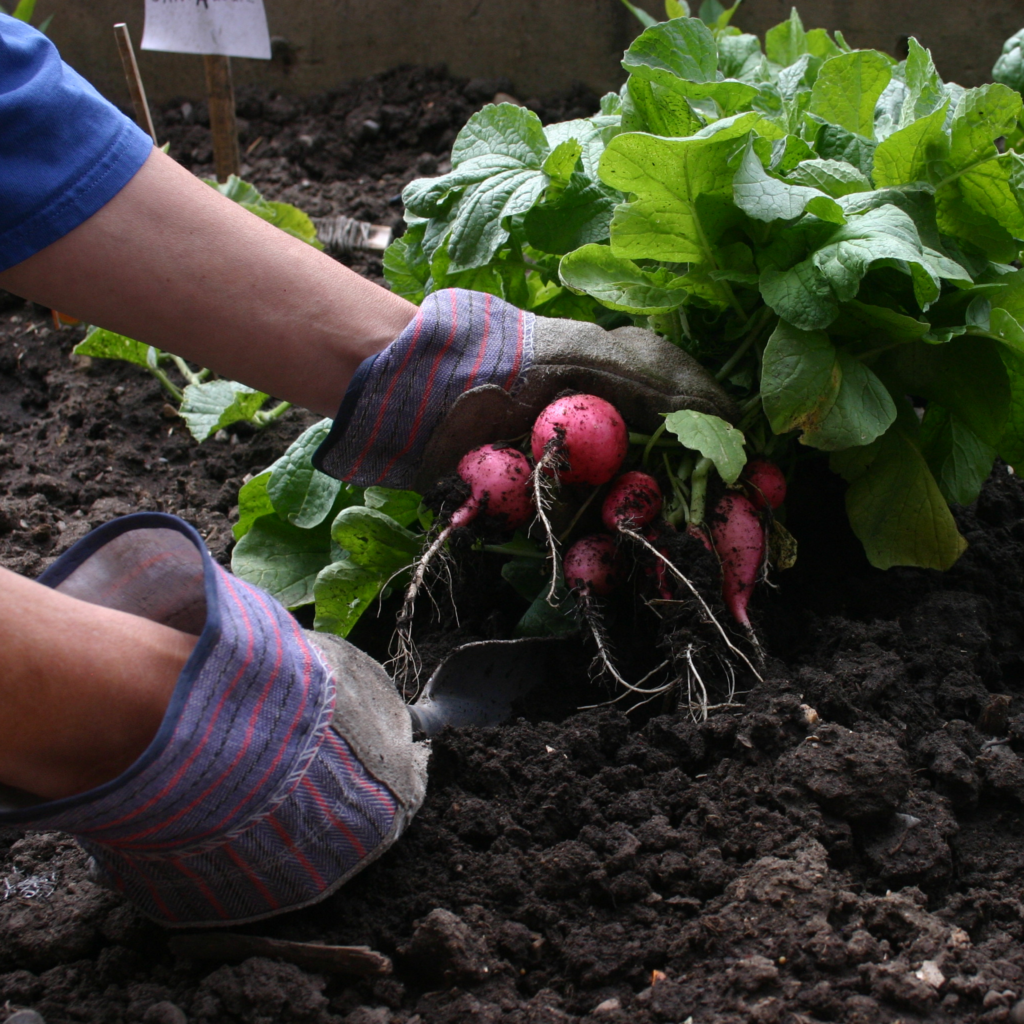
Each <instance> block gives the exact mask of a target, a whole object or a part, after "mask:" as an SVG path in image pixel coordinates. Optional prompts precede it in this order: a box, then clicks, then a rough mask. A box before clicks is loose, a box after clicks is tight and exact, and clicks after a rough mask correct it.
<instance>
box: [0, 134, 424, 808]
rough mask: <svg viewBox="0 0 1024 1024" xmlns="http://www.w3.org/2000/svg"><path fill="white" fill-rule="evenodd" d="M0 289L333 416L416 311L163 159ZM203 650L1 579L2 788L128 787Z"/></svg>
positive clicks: (46, 793)
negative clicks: (188, 667)
mask: <svg viewBox="0 0 1024 1024" xmlns="http://www.w3.org/2000/svg"><path fill="white" fill-rule="evenodd" d="M0 287H2V288H5V289H6V290H7V291H10V292H13V293H14V294H16V295H21V296H23V297H25V298H27V299H32V300H34V301H36V302H39V303H41V304H43V305H46V306H51V307H53V308H56V309H59V310H60V311H61V312H63V313H68V314H69V315H72V316H75V317H78V318H80V319H82V320H85V321H86V322H88V323H92V324H97V325H99V326H102V327H106V328H108V329H110V330H113V331H116V332H118V333H119V334H125V335H127V336H128V337H131V338H135V339H137V340H138V341H142V342H145V343H147V344H150V345H155V346H156V347H157V348H161V349H165V350H167V351H170V352H174V353H176V354H178V355H180V356H183V357H185V358H186V359H190V360H193V361H194V362H196V363H199V364H200V365H202V366H208V367H210V368H212V369H213V370H215V371H216V372H217V373H220V374H222V375H223V376H225V377H229V378H231V379H232V380H239V381H242V382H243V383H245V384H249V385H251V386H252V387H255V388H258V389H260V390H261V391H266V392H268V393H270V394H272V395H274V396H275V397H277V398H283V399H287V400H288V401H291V402H294V403H296V404H298V405H303V406H305V407H306V408H308V409H311V410H313V411H314V412H318V413H322V414H324V415H333V414H334V413H335V411H336V410H337V408H338V404H339V403H340V401H341V398H342V396H343V395H344V393H345V388H346V387H347V386H348V383H349V381H350V380H351V377H352V374H353V373H354V372H355V370H356V368H357V367H358V366H359V364H360V363H361V362H362V360H363V359H365V358H366V357H367V356H369V355H372V354H373V353H375V352H379V351H380V350H381V349H383V348H384V347H386V346H387V345H388V344H389V343H390V342H391V341H393V340H394V339H395V338H396V337H397V336H398V335H399V334H400V333H401V331H402V329H403V328H404V327H405V326H406V324H407V323H408V322H409V320H410V319H411V318H412V317H413V315H414V314H415V312H416V307H415V306H413V305H412V304H411V303H409V302H406V301H405V299H402V298H399V297H398V296H396V295H392V294H391V293H390V292H388V291H386V290H385V289H383V288H380V287H378V286H377V285H375V284H372V283H371V282H369V281H367V280H365V279H364V278H362V277H360V276H359V275H358V274H355V273H353V272H352V271H351V270H349V269H347V268H346V267H344V266H342V265H341V264H339V263H336V262H335V261H334V260H332V259H331V258H330V257H328V256H326V255H324V254H323V253H321V252H318V251H317V250H315V249H313V248H312V246H309V245H306V244H305V243H304V242H301V241H299V240H298V239H296V238H292V237H291V236H289V235H286V234H285V233H284V232H282V231H279V230H278V229H277V228H275V227H273V226H272V225H270V224H267V223H266V222H265V221H262V220H260V219H259V218H258V217H256V216H254V215H253V214H250V213H248V212H247V211H245V210H243V209H242V208H241V207H240V206H238V205H237V204H235V203H233V202H232V201H231V200H229V199H226V198H225V197H224V196H222V195H220V194H219V193H218V192H216V191H215V190H214V189H212V188H210V187H209V186H208V185H205V184H203V183H202V182H200V181H199V180H198V179H196V178H195V177H193V175H192V174H190V173H189V172H188V171H186V170H185V169H184V168H182V167H180V166H179V165H178V164H177V163H175V162H174V161H173V160H171V159H170V158H169V157H167V156H165V155H164V154H163V153H161V152H159V151H158V150H154V151H153V152H152V154H151V155H150V157H149V158H148V159H147V161H146V163H145V164H144V165H143V166H142V168H141V169H140V170H139V172H138V173H137V174H136V175H135V177H134V178H132V180H131V181H130V182H129V183H128V184H127V185H126V186H125V187H124V189H122V190H121V192H119V193H118V194H117V195H116V196H115V197H114V198H113V199H112V200H111V201H110V202H109V203H108V204H107V205H106V206H104V207H103V208H102V209H101V210H99V211H98V212H97V213H96V214H94V215H93V216H92V217H90V218H89V219H88V220H87V221H85V222H84V223H82V224H81V225H79V226H78V227H77V228H75V229H74V230H73V231H71V232H70V233H69V234H67V235H65V236H64V237H63V238H61V239H59V240H58V241H56V242H54V243H53V244H52V245H50V246H48V247H47V248H45V249H43V250H41V251H40V252H38V253H36V254H35V255H34V256H32V257H30V258H29V259H27V260H25V261H24V262H23V263H20V264H18V265H17V266H14V267H11V268H10V269H9V270H6V271H4V272H3V273H0ZM195 643H196V638H195V637H193V636H189V635H187V634H185V633H180V632H178V631H177V630H173V629H169V628H168V627H166V626H161V625H158V624H156V623H153V622H150V621H148V620H146V619H142V618H139V617H137V616H133V615H127V614H125V613H123V612H117V611H112V610H110V609H107V608H101V607H98V606H95V605H91V604H88V603H86V602H83V601H79V600H76V599H75V598H72V597H69V596H67V595H64V594H59V593H57V592H55V591H53V590H51V589H50V588H48V587H45V586H43V585H42V584H39V583H35V582H33V581H31V580H27V579H24V578H23V577H21V576H18V575H17V574H15V573H13V572H10V571H8V570H6V569H0V783H4V784H6V785H9V786H15V787H17V788H19V789H23V790H25V791H27V792H29V793H33V794H36V795H38V796H41V797H46V798H49V799H55V798H58V797H63V796H69V795H71V794H73V793H77V792H81V791H83V790H86V789H89V788H92V787H93V786H96V785H98V784H100V783H102V782H105V781H107V780H109V779H112V778H114V777H115V776H117V775H118V774H120V773H121V772H122V771H124V770H125V769H126V768H127V767H128V766H129V765H131V764H132V762H134V761H135V760H136V759H137V758H138V757H139V756H140V755H141V754H142V753H143V751H144V750H145V749H146V747H147V746H148V745H149V743H150V741H151V740H152V738H153V736H154V735H155V734H156V731H157V729H158V728H159V725H160V722H161V721H162V719H163V715H164V712H165V710H166V708H167V704H168V701H169V700H170V696H171V693H172V692H173V690H174V685H175V683H176V682H177V679H178V675H179V674H180V672H181V670H182V668H183V667H184V665H185V662H186V660H187V659H188V656H189V654H190V653H191V651H192V648H193V647H194V646H195Z"/></svg>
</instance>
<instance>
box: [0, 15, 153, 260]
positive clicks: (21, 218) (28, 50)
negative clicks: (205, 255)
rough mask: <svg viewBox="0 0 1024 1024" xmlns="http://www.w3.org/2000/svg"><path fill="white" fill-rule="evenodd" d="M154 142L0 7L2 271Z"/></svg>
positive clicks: (101, 197) (84, 209)
mask: <svg viewBox="0 0 1024 1024" xmlns="http://www.w3.org/2000/svg"><path fill="white" fill-rule="evenodd" d="M152 148H153V143H152V140H151V139H150V137H149V136H148V135H147V134H146V133H145V132H143V131H142V130H141V129H140V128H139V127H138V126H137V125H136V124H135V123H134V122H133V121H131V120H129V119H128V118H127V117H125V116H124V114H122V113H121V112H120V111H119V110H118V109H117V108H116V107H115V106H114V105H113V104H111V103H108V102H107V101H106V100H105V99H104V98H103V97H102V96H100V94H99V93H98V92H97V91H96V90H95V89H94V88H93V87H92V86H91V85H90V84H89V83H88V82H87V81H86V80H85V79H84V78H82V76H81V75H79V74H77V73H76V72H75V71H73V70H72V69H71V68H69V67H68V66H67V64H65V63H64V62H63V61H62V60H61V59H60V55H59V54H58V53H57V50H56V49H55V48H54V46H53V44H52V43H51V42H50V41H49V40H48V39H47V38H46V36H44V35H42V33H40V32H37V31H36V30H35V29H34V28H31V27H30V26H28V25H26V24H24V23H23V22H21V21H18V20H17V19H15V18H12V17H10V16H8V15H6V14H0V271H2V270H6V269H7V268H8V267H12V266H14V264H16V263H20V262H21V261H22V260H25V259H28V257H29V256H32V255H33V254H34V253H37V252H38V251H39V250H40V249H44V248H46V246H48V245H49V244H50V243H51V242H55V241H56V240H57V239H58V238H61V237H63V236H64V235H66V234H67V233H68V232H69V231H71V230H72V229H73V228H76V227H78V225H79V224H81V223H82V221H84V220H86V219H87V218H89V217H91V216H92V215H93V214H94V213H95V212H96V211H97V210H99V209H100V207H102V206H104V205H105V204H106V203H107V202H109V201H110V200H111V199H112V198H113V197H114V196H115V195H117V193H118V192H120V191H121V189H122V188H124V186H125V185H126V184H127V183H128V182H129V180H130V179H131V178H132V177H133V176H134V174H135V172H136V171H137V170H138V169H139V168H140V167H141V166H142V164H143V163H144V162H145V160H146V157H148V156H149V154H150V152H151V151H152Z"/></svg>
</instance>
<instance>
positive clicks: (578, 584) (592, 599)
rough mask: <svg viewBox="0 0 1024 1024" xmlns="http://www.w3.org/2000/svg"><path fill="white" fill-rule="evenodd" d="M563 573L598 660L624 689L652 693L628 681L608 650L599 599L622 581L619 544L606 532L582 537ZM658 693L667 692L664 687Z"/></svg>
mask: <svg viewBox="0 0 1024 1024" xmlns="http://www.w3.org/2000/svg"><path fill="white" fill-rule="evenodd" d="M562 570H563V572H564V573H565V582H566V584H567V585H568V587H569V589H570V590H571V591H572V592H573V593H574V594H575V595H576V601H577V603H578V605H579V609H580V612H581V613H582V615H583V618H584V620H585V621H586V623H587V626H588V627H589V628H590V635H591V636H592V637H593V638H594V644H595V645H596V646H597V657H598V660H599V661H600V663H601V665H602V666H603V668H604V670H605V671H606V672H607V673H608V675H609V676H611V678H612V679H614V680H615V681H616V682H617V683H619V685H621V686H622V687H623V688H625V689H627V690H631V691H632V692H634V693H650V692H651V691H649V690H642V689H640V688H639V687H637V686H634V685H633V684H632V683H629V682H627V681H626V680H625V679H624V678H623V677H622V675H621V673H620V672H619V670H618V669H617V668H616V667H615V662H614V661H612V656H611V653H610V652H609V650H608V640H607V637H606V635H605V629H604V622H603V621H602V616H601V607H600V602H599V601H597V600H596V598H598V597H605V596H607V595H608V594H610V593H611V592H612V591H613V590H615V589H616V587H618V586H619V584H620V583H621V582H622V578H623V572H622V556H621V554H620V552H619V549H618V548H617V547H616V546H615V541H613V540H612V538H611V537H610V536H608V534H606V533H594V534H591V535H590V536H587V537H581V538H580V539H579V540H578V541H576V543H575V544H573V546H572V547H571V548H569V550H568V551H567V552H566V554H565V558H564V559H563V560H562ZM657 692H659V693H660V692H663V688H660V689H658V690H657Z"/></svg>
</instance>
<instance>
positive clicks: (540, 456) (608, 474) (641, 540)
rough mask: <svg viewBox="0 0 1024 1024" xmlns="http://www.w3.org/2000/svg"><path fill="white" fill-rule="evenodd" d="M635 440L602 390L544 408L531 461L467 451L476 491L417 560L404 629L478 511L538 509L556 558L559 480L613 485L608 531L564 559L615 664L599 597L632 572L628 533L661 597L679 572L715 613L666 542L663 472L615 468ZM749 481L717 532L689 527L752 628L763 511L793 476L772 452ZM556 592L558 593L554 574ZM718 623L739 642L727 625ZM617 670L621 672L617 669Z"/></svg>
mask: <svg viewBox="0 0 1024 1024" xmlns="http://www.w3.org/2000/svg"><path fill="white" fill-rule="evenodd" d="M628 449H629V431H628V429H627V427H626V424H625V421H624V420H623V419H622V416H621V415H620V414H619V412H618V410H617V409H615V407H614V406H613V405H611V403H609V402H607V401H605V400H604V399H602V398H598V397H597V396H595V395H583V394H577V395H570V396H564V397H561V398H558V399H556V400H555V401H553V402H552V403H551V404H550V405H548V406H547V407H546V408H545V409H544V410H543V412H541V414H540V415H539V416H538V417H537V420H536V422H535V423H534V426H533V431H532V435H531V450H532V454H533V458H534V465H533V466H532V467H531V465H530V463H529V462H528V460H527V459H526V457H525V456H524V455H523V454H522V453H521V452H518V451H516V450H515V449H514V448H510V447H502V446H499V445H484V446H482V447H480V448H475V449H474V450H473V451H471V452H469V453H468V454H467V455H466V456H464V457H463V459H462V461H461V462H460V463H459V467H458V475H459V477H461V479H462V480H463V481H464V482H465V483H466V484H467V485H468V487H469V489H470V495H469V497H468V498H467V499H466V501H465V502H464V503H463V504H462V505H461V506H459V507H458V508H457V509H456V510H455V511H454V512H453V513H452V514H451V515H450V516H449V517H448V519H447V522H446V523H445V524H444V525H443V527H442V529H441V530H440V532H439V533H438V535H437V537H436V538H435V539H434V541H433V542H432V543H431V545H430V546H429V547H428V549H427V550H426V551H425V553H424V555H423V557H422V558H421V559H420V561H419V562H418V563H417V565H416V568H415V570H414V572H413V576H412V582H411V583H410V584H409V587H408V590H407V592H406V600H405V607H404V609H403V613H402V615H401V616H400V619H399V628H400V632H401V631H402V630H403V629H407V628H408V626H409V624H410V623H411V618H412V611H413V606H414V602H415V599H416V594H417V592H418V591H419V589H420V588H421V587H422V585H423V581H424V576H425V572H426V569H427V566H428V564H429V563H430V561H431V560H432V559H433V558H434V556H435V555H436V554H437V552H438V551H439V550H440V549H441V547H442V545H443V544H444V543H445V541H446V540H447V538H448V537H449V536H450V535H451V533H452V531H453V530H455V529H457V528H459V527H462V526H465V525H467V524H468V523H469V522H471V521H472V520H473V519H475V518H476V517H477V516H481V515H483V516H486V517H489V518H491V519H492V520H500V521H502V522H503V523H504V525H505V526H506V527H507V528H508V529H509V530H510V531H511V530H514V529H516V528H518V527H521V526H525V525H526V524H527V523H528V522H529V521H530V520H531V519H532V518H533V517H534V515H535V514H536V516H537V518H538V519H539V520H540V521H541V522H542V524H543V526H544V528H545V533H546V535H547V538H548V543H549V547H550V549H551V554H552V556H553V557H555V558H557V557H558V550H557V542H556V540H555V538H554V533H553V530H552V528H551V524H550V522H549V521H548V518H547V516H546V508H547V500H546V497H545V494H546V492H545V488H546V487H548V486H549V485H550V482H551V481H553V480H554V481H557V482H560V483H565V484H576V485H589V486H592V487H599V486H603V485H605V484H610V486H609V489H608V491H607V493H606V495H605V498H604V502H603V504H602V507H601V521H602V523H603V524H604V526H605V528H606V530H607V531H608V532H607V533H595V534H589V535H587V536H584V537H582V538H580V539H578V540H577V541H576V542H575V543H574V544H572V546H571V547H570V548H569V550H568V551H567V552H566V554H565V556H564V558H562V559H561V565H562V570H563V573H564V577H565V582H566V584H567V585H568V587H569V588H570V590H572V591H573V592H574V593H575V594H576V596H577V599H578V602H579V604H580V606H581V608H582V610H583V612H584V616H585V617H586V618H587V621H588V622H589V623H590V624H591V628H592V632H593V634H594V638H595V640H596V641H597V643H598V647H599V650H600V651H601V655H602V658H603V659H604V660H605V661H606V664H607V663H608V658H607V656H606V652H605V650H604V646H603V643H602V637H601V629H600V623H599V616H598V615H597V612H596V608H595V605H594V599H595V598H600V597H604V596H606V595H608V594H610V593H611V592H612V591H614V590H615V588H616V587H617V586H619V585H620V584H621V583H622V581H623V580H624V579H625V578H626V576H627V572H626V570H625V567H624V566H625V560H624V557H623V550H622V549H623V547H624V544H623V543H622V542H623V541H624V540H627V539H628V541H630V542H635V543H636V544H638V545H640V546H642V547H644V548H645V549H647V551H648V552H649V553H651V554H652V555H653V556H654V559H655V567H654V575H655V577H656V583H657V589H658V592H659V595H660V596H661V597H662V598H671V596H672V591H671V589H670V588H669V586H668V576H669V575H671V576H672V577H674V578H675V579H676V580H677V581H680V582H682V583H683V584H684V585H685V586H686V587H688V588H689V590H690V591H691V593H692V594H693V596H694V597H696V598H697V599H698V600H699V601H700V603H701V605H702V606H703V608H704V611H705V612H706V613H707V614H708V615H709V616H710V615H711V612H710V609H709V608H708V606H707V604H706V603H705V602H704V600H703V598H702V597H701V596H700V595H699V594H698V592H697V591H696V589H695V588H694V586H693V584H691V583H690V581H689V580H688V579H687V577H686V576H685V574H684V573H683V572H682V571H681V570H680V568H679V567H678V566H676V565H674V564H673V563H672V561H671V560H670V559H669V557H668V555H667V553H666V551H665V549H664V548H663V547H660V546H658V544H657V541H658V539H659V538H660V537H663V536H664V535H665V533H666V531H671V530H672V527H671V526H669V525H668V524H667V523H665V522H660V523H655V520H656V519H657V517H658V515H659V513H660V512H661V508H662V493H661V488H660V487H659V486H658V483H657V481H656V480H655V479H654V478H653V477H652V476H650V475H648V474H647V473H643V472H640V471H638V470H630V471H628V472H626V473H622V474H621V475H619V476H616V474H618V473H619V471H620V469H621V468H622V464H623V462H624V460H625V458H626V454H627V452H628ZM742 483H743V485H744V489H745V492H746V493H742V492H740V491H729V492H727V493H726V494H725V495H724V496H723V497H722V498H721V500H720V501H719V503H718V505H717V507H716V508H715V511H714V513H713V514H712V515H711V516H710V520H709V523H708V524H707V527H708V532H705V529H704V527H703V524H691V525H690V527H689V528H688V529H689V532H690V533H691V534H693V535H694V536H696V537H698V538H699V539H700V540H701V541H702V542H703V543H704V544H705V546H706V547H707V548H708V550H710V551H713V552H715V553H717V555H718V558H719V560H720V562H721V566H722V595H723V598H724V600H725V604H726V606H727V607H728V608H729V610H730V611H731V612H732V614H733V616H734V617H735V619H736V620H737V622H739V623H740V624H741V625H743V626H744V627H745V628H746V629H747V630H748V632H750V633H751V635H752V630H751V626H750V619H749V616H748V614H747V605H748V603H749V601H750V596H751V593H752V592H753V588H754V586H755V584H756V582H757V580H758V578H759V575H760V574H761V571H762V566H763V563H764V557H765V524H764V523H763V522H762V510H764V509H775V508H778V507H779V505H780V504H781V503H782V501H783V499H784V497H785V489H786V485H785V479H784V478H783V476H782V473H781V472H780V471H779V469H778V467H776V466H774V465H773V464H772V463H770V462H767V461H766V460H764V459H754V460H751V462H750V463H748V465H747V467H746V469H745V470H744V473H743V476H742ZM652 542H653V543H652ZM550 593H551V594H553V593H554V581H553V583H552V589H551V592H550ZM549 598H550V595H549ZM711 618H712V619H713V616H711ZM716 625H717V621H716ZM719 630H720V632H721V633H722V636H723V638H724V639H725V640H726V642H727V643H728V645H729V646H730V648H732V649H733V650H735V647H733V645H732V643H731V642H730V641H729V640H728V638H727V637H726V635H725V631H724V630H722V629H721V627H720V626H719ZM744 660H747V659H746V658H744ZM748 664H749V661H748ZM608 667H609V668H611V666H610V664H609V665H608ZM613 674H614V675H615V676H616V678H619V679H620V681H621V677H619V676H618V673H614V672H613ZM627 685H628V684H627ZM630 689H633V687H630ZM645 692H646V691H645Z"/></svg>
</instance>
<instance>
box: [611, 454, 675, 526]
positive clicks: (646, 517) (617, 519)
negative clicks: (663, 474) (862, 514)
mask: <svg viewBox="0 0 1024 1024" xmlns="http://www.w3.org/2000/svg"><path fill="white" fill-rule="evenodd" d="M660 511H661V488H660V487H659V486H658V481H657V480H655V479H654V477H653V476H648V474H647V473H641V472H640V471H639V470H636V469H634V470H631V471H630V472H628V473H623V474H622V476H620V477H619V478H618V479H617V480H616V481H615V482H614V483H613V484H612V486H611V489H610V490H609V491H608V494H607V496H606V497H605V499H604V504H603V505H602V506H601V522H602V523H604V525H605V526H606V527H607V528H608V529H609V530H611V531H613V532H614V531H616V530H623V529H626V530H641V529H643V528H644V527H645V526H647V524H648V523H650V522H651V521H652V520H653V519H654V517H655V516H657V514H658V513H659V512H660Z"/></svg>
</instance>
